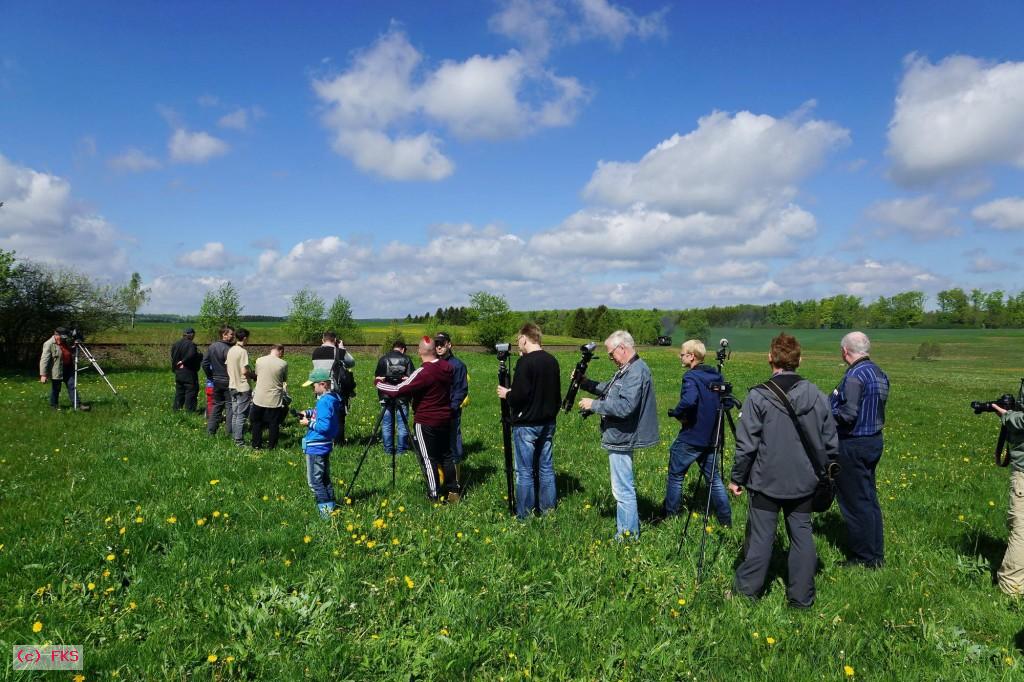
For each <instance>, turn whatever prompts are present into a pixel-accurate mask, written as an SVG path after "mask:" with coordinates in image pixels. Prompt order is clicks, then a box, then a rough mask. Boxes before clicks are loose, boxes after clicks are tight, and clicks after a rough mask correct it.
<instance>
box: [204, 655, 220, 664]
mask: <svg viewBox="0 0 1024 682" xmlns="http://www.w3.org/2000/svg"><path fill="white" fill-rule="evenodd" d="M206 662H207V663H216V662H217V654H210V655H209V656H207V657H206Z"/></svg>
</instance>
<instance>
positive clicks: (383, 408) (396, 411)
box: [345, 397, 416, 498]
mask: <svg viewBox="0 0 1024 682" xmlns="http://www.w3.org/2000/svg"><path fill="white" fill-rule="evenodd" d="M386 413H390V414H391V437H392V444H393V445H394V450H393V451H392V452H391V487H392V488H394V487H395V469H396V463H395V458H396V457H397V454H398V421H397V420H398V418H399V417H400V418H401V419H402V424H404V425H405V432H406V433H408V434H409V437H410V438H415V437H416V436H415V434H414V432H413V431H410V430H409V422H408V421H407V419H406V412H405V408H404V407H403V406H402V405H401V401H400V400H399V399H398V398H391V397H388V398H384V399H382V400H381V404H380V413H379V414H377V421H375V422H374V423H373V433H371V434H370V440H369V442H367V443H366V447H365V448H363V454H362V455H361V456H360V457H359V463H358V464H357V465H356V470H355V473H353V474H352V480H351V481H350V482H349V484H348V490H346V491H345V497H349V498H350V497H351V496H352V489H353V488H354V487H355V485H356V479H357V478H359V472H360V471H361V470H362V468H363V462H365V461H366V455H367V454H369V452H370V448H372V447H373V444H374V443H376V442H377V440H378V439H380V440H381V442H383V439H382V438H380V436H381V429H382V426H383V424H384V415H385V414H386Z"/></svg>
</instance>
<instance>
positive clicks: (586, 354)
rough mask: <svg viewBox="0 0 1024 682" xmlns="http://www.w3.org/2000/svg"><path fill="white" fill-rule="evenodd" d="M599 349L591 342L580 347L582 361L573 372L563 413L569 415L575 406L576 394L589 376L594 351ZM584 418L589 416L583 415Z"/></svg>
mask: <svg viewBox="0 0 1024 682" xmlns="http://www.w3.org/2000/svg"><path fill="white" fill-rule="evenodd" d="M595 348H597V343H596V342H594V341H591V342H590V343H585V344H583V345H582V346H580V361H579V362H577V363H576V367H574V368H573V370H572V378H571V379H570V381H569V390H568V391H566V392H565V398H564V399H562V411H564V412H566V413H569V412H570V411H572V408H573V406H574V405H575V403H576V394H577V393H579V391H580V384H581V383H582V382H583V379H584V378H586V376H587V366H588V365H589V364H590V361H591V360H592V359H593V357H594V349H595ZM581 414H583V416H584V417H586V416H587V415H586V414H584V413H582V412H581Z"/></svg>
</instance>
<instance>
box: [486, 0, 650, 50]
mask: <svg viewBox="0 0 1024 682" xmlns="http://www.w3.org/2000/svg"><path fill="white" fill-rule="evenodd" d="M667 11H668V9H667V8H664V9H660V10H657V11H655V12H651V13H650V14H645V15H638V14H636V13H635V12H633V11H632V10H631V9H629V8H628V7H624V6H621V5H616V4H614V3H611V2H608V0H572V1H570V2H555V1H554V0H507V1H506V2H503V3H502V6H501V9H500V10H499V11H498V12H497V13H496V14H494V15H493V16H492V17H491V18H490V20H489V22H488V23H489V26H490V29H491V30H492V31H494V32H495V33H498V34H501V35H503V36H505V37H507V38H509V39H510V40H512V41H514V42H515V43H516V44H517V45H519V46H520V48H521V49H522V50H523V51H524V52H525V53H526V54H527V55H528V56H530V57H531V58H534V59H544V58H546V57H547V56H548V54H549V53H550V52H551V50H552V47H553V46H554V45H556V44H575V43H579V42H582V41H584V40H604V41H607V42H609V43H611V44H612V45H613V46H614V47H616V48H619V47H621V46H622V44H623V43H624V42H625V41H626V40H627V39H629V38H632V37H635V38H638V39H640V40H647V39H649V38H652V37H664V36H666V35H667V34H668V29H667V27H666V25H665V14H666V13H667Z"/></svg>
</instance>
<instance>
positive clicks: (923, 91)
mask: <svg viewBox="0 0 1024 682" xmlns="http://www.w3.org/2000/svg"><path fill="white" fill-rule="evenodd" d="M1022 128H1024V62H1002V63H993V62H986V61H983V60H981V59H976V58H974V57H969V56H964V55H956V56H952V57H947V58H946V59H944V60H942V61H941V62H939V63H937V64H932V63H931V62H930V61H928V60H927V59H926V58H924V57H921V56H918V55H913V54H912V55H910V56H908V57H907V59H906V60H905V61H904V73H903V80H902V81H901V83H900V86H899V92H898V94H897V96H896V105H895V111H894V112H893V117H892V120H891V121H890V122H889V148H888V155H889V157H890V159H891V160H892V175H893V178H894V179H895V180H897V181H898V182H901V183H903V184H906V185H919V184H923V183H929V182H933V181H935V180H937V179H940V178H942V177H945V176H950V175H957V174H959V173H961V172H964V171H967V170H970V169H975V168H979V167H984V166H987V165H992V164H1009V165H1013V166H1017V167H1024V137H1022V136H1021V135H1020V134H1019V132H1020V130H1021V129H1022Z"/></svg>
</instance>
